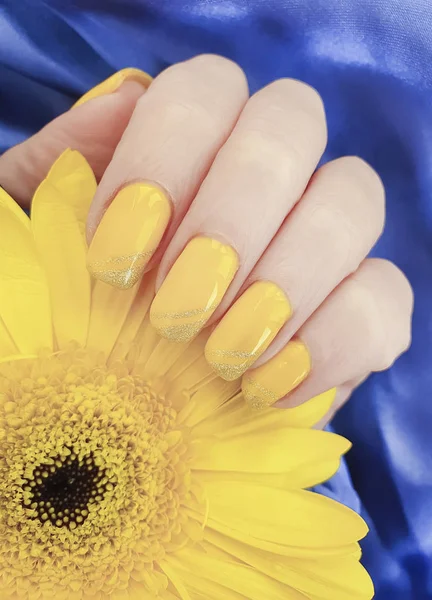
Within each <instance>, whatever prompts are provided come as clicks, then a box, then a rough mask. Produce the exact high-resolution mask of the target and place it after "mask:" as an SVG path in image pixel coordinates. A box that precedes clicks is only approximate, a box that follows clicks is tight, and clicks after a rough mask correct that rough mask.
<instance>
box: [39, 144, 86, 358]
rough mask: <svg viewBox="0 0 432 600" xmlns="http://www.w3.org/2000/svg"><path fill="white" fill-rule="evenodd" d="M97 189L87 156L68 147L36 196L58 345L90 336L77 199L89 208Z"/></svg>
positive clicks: (83, 248) (81, 234)
mask: <svg viewBox="0 0 432 600" xmlns="http://www.w3.org/2000/svg"><path fill="white" fill-rule="evenodd" d="M95 189H96V188H95V179H94V176H93V173H92V170H91V169H90V167H89V165H88V164H87V163H86V161H85V160H84V158H83V157H82V156H81V155H80V154H79V153H78V152H72V151H70V150H67V151H66V152H65V153H63V154H62V155H61V156H60V158H59V159H58V160H57V162H56V163H55V165H54V166H53V167H52V169H51V171H50V172H49V174H48V176H47V178H46V179H45V180H44V181H43V182H42V183H41V185H40V186H39V188H38V189H37V191H36V193H35V196H34V199H33V204H32V218H31V223H32V229H33V234H34V237H35V241H36V246H37V249H38V252H39V255H40V257H41V261H42V263H43V265H44V267H45V271H46V273H47V277H48V285H49V288H50V295H51V306H52V312H53V324H54V331H55V335H56V338H57V342H58V345H59V347H60V348H63V347H65V346H66V345H67V344H68V343H69V342H70V341H71V340H76V341H77V342H79V343H80V344H81V345H84V344H85V342H86V340H87V332H88V323H89V316H90V296H91V288H90V276H89V273H88V271H87V267H86V253H87V247H86V243H85V239H84V236H83V229H82V226H83V224H82V223H80V222H79V221H78V218H77V210H76V208H77V205H78V200H77V199H79V206H80V208H83V207H84V206H87V207H88V206H89V205H90V202H91V199H92V198H93V195H94V192H95ZM74 203H75V205H74ZM78 212H79V211H78Z"/></svg>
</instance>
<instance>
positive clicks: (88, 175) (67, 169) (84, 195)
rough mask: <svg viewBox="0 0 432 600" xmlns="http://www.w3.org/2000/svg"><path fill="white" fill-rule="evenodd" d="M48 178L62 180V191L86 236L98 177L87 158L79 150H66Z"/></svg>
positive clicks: (55, 180) (53, 180)
mask: <svg viewBox="0 0 432 600" xmlns="http://www.w3.org/2000/svg"><path fill="white" fill-rule="evenodd" d="M47 179H49V180H50V181H51V182H61V193H62V196H63V198H64V200H65V202H66V203H67V204H68V205H69V206H71V207H72V209H73V210H74V212H75V216H76V218H77V220H78V222H79V224H80V227H81V231H82V234H83V236H85V224H86V220H87V214H88V211H89V208H90V204H91V201H92V199H93V196H94V195H95V192H96V187H97V183H96V179H95V176H94V175H93V171H92V169H91V167H90V165H89V164H88V162H87V161H86V159H85V158H84V157H83V156H82V154H80V153H79V152H78V151H77V150H71V149H68V150H65V151H64V152H63V154H62V155H61V156H60V158H58V160H56V162H55V163H54V164H53V166H52V167H51V169H50V171H49V173H48V175H47Z"/></svg>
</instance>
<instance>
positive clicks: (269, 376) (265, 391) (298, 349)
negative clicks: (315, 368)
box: [242, 340, 311, 409]
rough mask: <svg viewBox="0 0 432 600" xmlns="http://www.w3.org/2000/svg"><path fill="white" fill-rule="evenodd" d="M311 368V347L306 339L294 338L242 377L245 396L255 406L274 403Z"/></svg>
mask: <svg viewBox="0 0 432 600" xmlns="http://www.w3.org/2000/svg"><path fill="white" fill-rule="evenodd" d="M310 369H311V359H310V356H309V351H308V349H307V348H306V346H305V345H304V344H303V342H300V341H299V340H292V341H291V342H289V343H288V344H287V345H286V346H285V348H283V349H282V350H281V351H280V352H279V353H278V354H276V356H274V357H273V358H271V359H270V360H269V361H268V362H266V363H264V364H263V365H261V366H259V367H257V368H256V369H251V370H250V371H248V372H247V373H246V374H245V375H244V376H243V382H242V390H243V396H244V398H245V400H246V402H247V403H248V404H249V406H251V407H252V408H254V409H263V408H267V407H268V406H272V405H273V404H274V403H275V402H277V401H278V400H280V399H281V398H283V397H284V396H286V395H287V394H289V393H290V392H291V391H292V390H293V389H294V388H296V387H297V386H298V385H300V383H301V382H302V381H303V380H304V379H305V378H306V377H307V376H308V374H309V372H310Z"/></svg>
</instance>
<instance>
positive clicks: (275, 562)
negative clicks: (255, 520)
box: [204, 531, 374, 600]
mask: <svg viewBox="0 0 432 600" xmlns="http://www.w3.org/2000/svg"><path fill="white" fill-rule="evenodd" d="M206 539H207V540H208V541H209V542H211V544H214V545H215V546H217V548H222V549H223V550H225V551H226V552H229V553H230V554H232V555H233V556H235V557H236V558H238V559H239V560H241V561H244V562H245V563H246V564H248V565H250V566H252V567H254V568H255V569H257V570H258V571H260V572H262V573H265V574H266V575H268V576H269V577H272V578H274V579H276V580H277V581H280V582H281V583H285V584H286V585H289V586H291V587H293V588H294V589H296V590H298V591H300V592H302V593H304V594H306V596H307V598H317V599H319V600H346V599H347V598H350V600H370V598H372V597H373V593H374V590H373V584H372V581H371V579H370V577H369V575H368V574H367V572H366V570H365V569H364V568H363V567H362V565H361V564H360V563H359V561H358V559H356V558H354V557H352V556H342V557H340V556H338V557H330V558H328V557H316V558H315V560H310V559H304V558H301V559H299V558H293V557H285V556H277V555H275V554H271V553H270V552H263V551H262V550H256V549H255V548H251V547H250V546H248V545H246V544H242V543H241V542H238V541H236V540H233V539H230V538H228V537H226V536H223V535H221V534H219V533H216V532H213V531H206ZM204 550H205V551H206V552H207V553H209V554H211V553H212V551H213V549H212V547H211V546H209V547H207V545H204Z"/></svg>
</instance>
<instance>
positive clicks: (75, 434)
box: [0, 348, 203, 600]
mask: <svg viewBox="0 0 432 600" xmlns="http://www.w3.org/2000/svg"><path fill="white" fill-rule="evenodd" d="M141 370H142V367H141V366H140V365H136V364H134V363H132V361H131V363H130V364H123V363H114V364H108V362H107V360H106V359H105V357H103V356H102V355H100V354H99V353H93V352H92V351H85V350H81V349H74V348H71V350H70V351H68V352H62V353H58V354H55V355H51V356H48V357H45V356H41V357H40V358H37V359H28V360H27V359H23V360H20V361H12V362H11V363H3V364H0V539H1V540H4V542H3V543H0V589H1V581H2V580H1V576H2V575H1V574H2V573H5V577H6V578H7V580H8V581H12V580H13V581H16V582H17V583H16V588H15V587H14V589H13V593H12V595H11V596H8V597H17V598H18V597H19V598H23V600H25V599H27V598H29V596H27V595H24V596H23V595H22V594H21V591H22V590H23V589H27V587H28V586H27V583H26V582H28V576H29V574H31V577H32V585H33V582H35V585H36V587H37V586H38V585H39V583H40V585H41V586H42V584H43V585H45V583H46V582H47V581H48V580H49V581H50V582H51V583H52V585H53V586H54V587H55V586H59V588H60V589H63V588H64V589H65V590H66V591H70V590H72V591H73V593H72V592H70V595H68V594H66V595H64V594H63V595H62V597H72V595H73V596H74V597H77V598H78V596H79V597H81V592H80V593H79V594H78V595H77V591H78V588H79V590H81V588H82V589H85V590H86V593H87V590H88V597H90V596H91V597H95V598H96V597H98V598H108V597H112V596H113V595H114V594H113V590H116V591H117V590H118V592H119V594H120V593H123V591H124V590H125V589H126V588H125V586H126V584H127V582H128V581H129V579H131V581H141V578H142V577H144V575H143V574H145V573H147V571H148V570H149V569H150V570H152V569H153V565H154V564H156V563H157V562H159V561H161V560H163V559H164V558H165V556H166V555H167V554H169V553H172V552H175V551H176V550H177V549H178V548H182V547H184V546H185V545H186V544H187V543H188V541H189V539H191V538H193V539H198V538H199V537H200V536H201V535H202V529H201V527H200V526H199V527H198V528H197V527H196V523H195V520H194V519H193V518H191V516H190V513H189V510H190V507H191V506H193V507H195V508H196V507H197V506H198V505H199V508H200V510H201V508H202V504H203V500H202V496H201V490H200V488H199V485H197V484H194V482H193V479H192V471H191V466H190V465H191V457H192V456H193V451H194V450H193V448H192V447H191V445H190V438H189V432H188V429H187V428H186V427H185V426H184V425H183V424H182V421H181V418H180V413H177V412H176V410H175V408H174V407H173V406H172V405H171V398H170V397H169V394H167V395H166V396H165V395H164V393H163V392H164V388H163V382H156V383H157V385H154V386H153V385H152V382H151V381H147V380H145V379H144V378H143V377H142V376H141V375H139V373H140V372H141ZM17 564H18V567H17ZM17 569H19V570H20V572H21V573H22V575H21V576H18V575H17ZM65 572H67V573H68V576H67V577H65ZM162 579H163V578H162ZM100 582H102V583H100ZM134 585H135V584H134ZM26 586H27V587H26ZM101 586H102V587H101ZM29 589H30V588H29ZM44 589H45V588H44ZM2 591H3V590H2ZM14 594H15V595H14ZM52 596H53V597H55V595H52ZM47 597H48V596H47ZM50 597H51V595H50ZM116 597H117V595H116ZM118 597H119V596H118ZM143 597H147V596H146V595H145V594H144V595H143Z"/></svg>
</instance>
